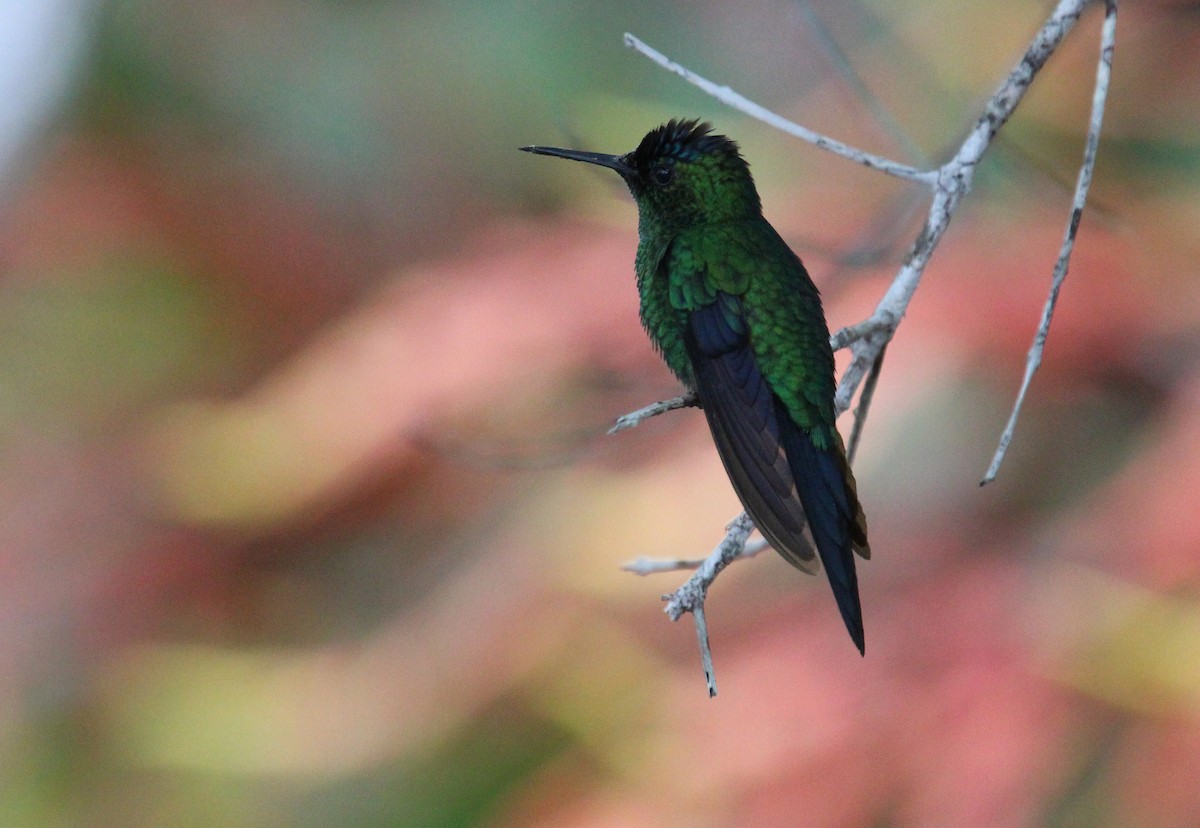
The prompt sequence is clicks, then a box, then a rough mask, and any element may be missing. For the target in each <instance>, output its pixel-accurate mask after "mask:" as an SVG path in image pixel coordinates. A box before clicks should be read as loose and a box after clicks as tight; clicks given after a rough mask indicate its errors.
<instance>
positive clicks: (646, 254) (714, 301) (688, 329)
mask: <svg viewBox="0 0 1200 828" xmlns="http://www.w3.org/2000/svg"><path fill="white" fill-rule="evenodd" d="M521 149H522V150H524V151H525V152H532V153H535V154H537V155H550V156H555V157H558V158H566V159H570V160H572V161H582V162H584V163H587V164H595V165H598V166H601V167H607V168H608V169H610V170H614V171H616V173H617V174H618V175H620V176H621V178H622V179H624V181H625V184H626V185H628V187H629V191H630V193H631V194H632V195H633V199H634V201H635V202H636V203H637V208H638V248H637V256H636V259H635V262H634V269H635V272H636V275H637V289H638V296H639V299H640V302H641V310H640V316H641V321H642V325H643V327H644V328H645V329H646V332H647V333H648V334H649V336H650V339H651V341H652V342H653V344H654V346H655V348H656V349H657V350H658V352H659V353H660V354H661V355H662V357H663V360H664V361H665V362H666V364H667V366H668V367H669V368H670V369H671V372H672V373H674V374H675V376H676V377H678V378H679V380H680V381H681V382H682V383H683V384H684V385H685V386H687V387H688V388H689V389H691V390H692V391H694V392H695V394H696V397H697V400H698V403H699V405H700V407H701V408H702V409H703V410H704V414H705V418H706V419H707V421H708V426H709V429H710V431H711V432H712V437H713V442H714V443H715V444H716V447H717V453H718V454H719V455H720V457H721V461H722V463H723V464H724V466H725V471H726V472H727V473H728V475H729V480H730V482H731V483H732V485H733V489H734V491H735V492H736V493H737V495H738V498H739V499H740V500H741V502H742V505H743V506H744V507H745V509H746V512H747V513H748V514H749V515H750V517H751V518H752V519H753V520H754V524H755V526H756V527H757V528H758V530H759V531H760V532H761V533H762V535H763V536H764V537H765V538H766V539H767V541H768V542H769V543H770V544H771V546H772V547H774V548H775V550H776V551H777V552H778V553H779V554H780V555H782V556H783V558H784V560H786V561H787V562H788V563H790V564H792V565H793V566H795V567H796V568H798V569H800V570H801V571H803V572H806V573H808V574H816V573H817V571H818V570H819V566H820V565H824V567H825V572H826V574H827V576H828V578H829V584H830V586H831V587H832V588H833V594H834V598H835V599H836V600H837V605H838V609H839V610H840V611H841V614H842V620H843V621H844V622H845V624H846V629H847V630H848V631H849V632H850V637H851V639H853V641H854V643H855V645H856V646H857V647H858V650H859V652H860V653H865V649H864V648H865V643H864V636H863V619H862V605H861V603H860V601H859V597H858V575H857V573H856V571H855V565H854V554H855V553H857V554H858V555H860V556H862V557H863V558H869V557H870V546H869V545H868V543H867V524H866V519H865V517H864V516H863V510H862V506H861V504H860V503H859V500H858V492H857V488H856V485H855V482H854V475H853V474H852V473H851V471H850V464H849V462H848V461H847V458H846V449H845V446H844V444H843V443H842V438H841V435H840V434H839V433H838V431H837V427H836V425H835V422H834V419H835V415H834V401H833V400H834V390H835V382H834V362H833V351H832V350H831V348H830V345H829V328H828V327H827V325H826V323H825V314H824V312H823V311H822V309H821V297H820V295H819V293H818V292H817V287H816V285H814V284H813V281H812V279H811V278H810V277H809V275H808V271H807V270H805V269H804V265H803V264H802V263H801V261H800V258H799V257H798V256H797V255H796V254H795V253H793V252H792V250H791V248H789V247H788V245H787V243H786V242H785V241H784V240H783V238H782V237H781V236H780V235H779V233H777V232H776V231H775V228H774V227H772V226H771V225H770V224H769V223H768V222H767V220H766V219H765V218H763V213H762V202H761V200H760V199H759V196H758V190H757V188H756V187H755V186H754V179H753V178H752V177H751V175H750V167H749V165H748V164H747V163H746V161H745V159H743V158H742V154H741V151H740V149H739V147H738V145H737V143H735V142H734V141H732V140H730V139H729V138H728V137H726V136H724V135H716V134H714V133H713V129H712V126H711V125H710V124H708V123H701V122H700V121H698V120H682V119H673V120H671V121H669V122H667V123H666V124H663V125H662V126H660V127H657V128H656V129H653V130H651V131H650V132H649V133H647V134H646V136H645V137H644V138H643V139H642V141H641V143H640V144H638V146H637V149H635V150H633V151H632V152H627V153H625V154H624V155H605V154H602V153H596V152H583V151H579V150H569V149H559V148H557V147H541V146H530V147H521ZM814 547H815V548H816V553H815V554H814V551H813V548H814ZM818 556H819V558H820V564H818V563H817V561H816V558H817V557H818Z"/></svg>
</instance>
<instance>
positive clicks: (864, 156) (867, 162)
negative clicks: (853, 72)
mask: <svg viewBox="0 0 1200 828" xmlns="http://www.w3.org/2000/svg"><path fill="white" fill-rule="evenodd" d="M625 45H626V46H628V47H629V48H631V49H635V50H637V51H638V52H641V53H642V54H643V55H645V56H646V57H648V58H650V60H652V61H654V62H655V63H657V64H658V65H659V66H661V67H663V68H664V69H666V70H667V71H669V72H674V73H675V74H677V75H679V76H680V77H681V78H683V79H684V80H686V81H687V82H688V83H690V84H692V85H693V86H698V87H700V88H701V89H703V90H704V91H705V92H707V93H708V94H710V95H712V96H713V97H714V98H716V99H717V100H719V101H720V102H721V103H723V104H726V105H728V106H731V107H733V108H734V109H736V110H738V111H739V112H744V113H746V114H747V115H749V116H750V117H751V118H756V119H758V120H760V121H762V122H763V123H764V124H768V125H770V126H773V127H775V128H776V129H778V130H780V131H782V132H786V133H787V134H788V135H794V136H796V137H797V138H799V139H801V140H803V141H808V142H809V143H810V144H813V145H815V146H818V147H820V148H821V149H824V150H828V151H829V152H832V153H834V154H835V155H840V156H841V157H842V158H846V159H849V160H850V161H853V162H854V163H856V164H862V165H863V166H864V167H870V168H871V169H873V170H879V171H880V172H884V173H887V174H888V175H894V176H896V177H897V178H903V179H906V180H908V181H922V182H924V183H926V184H929V183H932V182H933V181H934V180H935V178H936V176H937V173H935V172H930V171H928V170H918V169H917V168H916V167H910V166H908V165H907V164H901V163H899V162H897V161H892V160H891V159H889V158H884V157H883V156H881V155H874V154H873V153H869V152H865V151H863V150H860V149H857V148H856V147H852V146H849V145H848V144H843V143H842V142H841V141H838V140H835V139H833V138H830V137H829V136H827V135H821V134H820V133H819V132H813V131H812V130H811V129H809V128H808V127H805V126H801V125H800V124H798V123H796V122H795V121H789V120H788V119H787V118H784V117H783V116H782V115H777V114H776V113H774V112H772V111H771V110H769V109H767V108H766V107H765V106H762V105H761V104H757V103H755V102H754V101H752V100H750V99H749V98H747V97H745V96H743V95H740V94H738V93H737V92H734V91H733V90H732V89H730V88H729V87H728V86H718V85H717V84H715V83H713V82H712V81H710V80H708V79H707V78H704V77H701V76H700V75H698V74H696V73H695V72H693V71H692V70H691V69H688V68H687V67H686V66H681V65H680V64H678V63H676V62H675V61H673V60H671V59H670V58H669V57H667V56H666V55H664V54H663V53H662V52H660V51H658V50H657V49H654V48H652V47H650V46H647V45H646V44H645V43H643V42H642V41H641V40H638V39H637V38H636V37H634V36H633V35H631V34H629V32H626V33H625Z"/></svg>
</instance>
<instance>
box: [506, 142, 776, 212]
mask: <svg viewBox="0 0 1200 828" xmlns="http://www.w3.org/2000/svg"><path fill="white" fill-rule="evenodd" d="M521 149H523V150H525V151H526V152H532V153H536V154H538V155H553V156H556V157H558V158H569V159H571V160H573V161H583V162H586V163H588V164H597V165H599V166H601V167H608V168H609V169H612V170H616V171H617V173H619V174H620V176H621V178H623V179H625V183H626V184H627V185H629V191H630V192H631V193H633V197H634V200H635V201H637V205H638V212H639V214H640V217H641V221H642V222H643V223H645V222H650V223H653V224H655V225H659V226H663V227H688V226H694V225H698V224H707V223H712V222H719V221H730V220H736V219H743V218H752V217H754V216H757V215H760V214H761V212H762V204H761V202H760V201H759V198H758V192H757V191H756V190H755V188H754V180H753V179H752V178H751V177H750V168H749V166H747V164H746V161H745V160H744V159H743V158H742V155H741V153H740V152H739V151H738V145H737V144H736V143H734V142H733V141H732V140H730V139H729V138H726V137H725V136H724V135H714V134H712V127H711V126H710V125H709V124H707V123H700V122H699V121H695V120H688V121H685V120H671V121H668V122H667V123H665V124H663V125H662V126H660V127H658V128H656V129H652V130H651V131H650V132H648V133H647V134H646V137H645V138H643V139H642V142H641V143H640V144H638V146H637V149H635V150H633V151H632V152H627V153H625V154H624V155H604V154H602V153H597V152H582V151H579V150H566V149H558V148H556V147H521Z"/></svg>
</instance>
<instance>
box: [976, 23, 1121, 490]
mask: <svg viewBox="0 0 1200 828" xmlns="http://www.w3.org/2000/svg"><path fill="white" fill-rule="evenodd" d="M1116 35H1117V3H1116V0H1107V1H1106V3H1105V13H1104V25H1103V26H1101V28H1100V62H1099V63H1098V64H1097V66H1096V86H1095V88H1094V90H1093V92H1092V115H1091V119H1090V121H1089V123H1088V134H1087V143H1086V144H1085V145H1084V149H1083V164H1082V165H1081V166H1080V167H1079V179H1078V180H1077V181H1076V182H1075V198H1074V201H1073V202H1072V204H1071V217H1070V218H1069V219H1068V220H1067V229H1066V231H1065V232H1064V234H1063V242H1062V247H1061V248H1060V249H1059V251H1058V261H1056V262H1055V263H1054V275H1053V276H1052V277H1051V280H1050V295H1049V296H1048V297H1047V298H1046V306H1045V307H1044V308H1043V309H1042V319H1041V322H1039V323H1038V329H1037V333H1036V334H1034V337H1033V345H1031V346H1030V348H1029V354H1028V356H1027V357H1026V358H1025V376H1024V377H1023V378H1022V380H1021V389H1020V390H1019V391H1018V392H1017V401H1016V402H1015V403H1014V404H1013V410H1012V414H1010V415H1009V417H1008V424H1007V425H1005V427H1004V433H1003V434H1001V435H1000V444H999V445H998V446H997V447H996V454H995V456H994V457H992V462H991V465H989V466H988V469H987V472H986V473H985V474H984V475H983V479H982V480H980V481H979V485H980V486H983V485H986V484H988V483H991V482H992V481H993V480H995V479H996V474H997V473H998V472H999V471H1000V464H1001V463H1003V462H1004V455H1005V454H1006V453H1007V452H1008V444H1009V443H1010V442H1011V441H1012V437H1013V432H1014V431H1015V430H1016V428H1017V418H1018V417H1019V416H1020V414H1021V406H1022V405H1024V403H1025V392H1026V391H1028V390H1029V384H1030V383H1031V382H1032V381H1033V374H1034V372H1035V371H1037V369H1038V368H1039V367H1040V366H1041V364H1042V351H1043V349H1044V348H1045V346H1046V336H1047V335H1048V334H1049V333H1050V322H1051V320H1052V319H1053V318H1054V306H1055V305H1057V304H1058V292H1059V291H1060V290H1061V289H1062V286H1063V282H1064V281H1066V278H1067V268H1068V267H1069V266H1070V264H1071V252H1072V251H1073V250H1074V249H1075V236H1076V233H1077V232H1078V231H1079V220H1080V218H1082V216H1083V207H1084V205H1085V204H1086V203H1087V195H1088V188H1089V187H1091V184H1092V171H1093V170H1094V169H1095V167H1096V150H1097V149H1098V148H1099V146H1100V126H1101V124H1102V123H1103V121H1104V104H1105V101H1107V100H1108V83H1109V80H1110V78H1111V77H1112V59H1113V50H1114V48H1115V47H1116Z"/></svg>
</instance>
